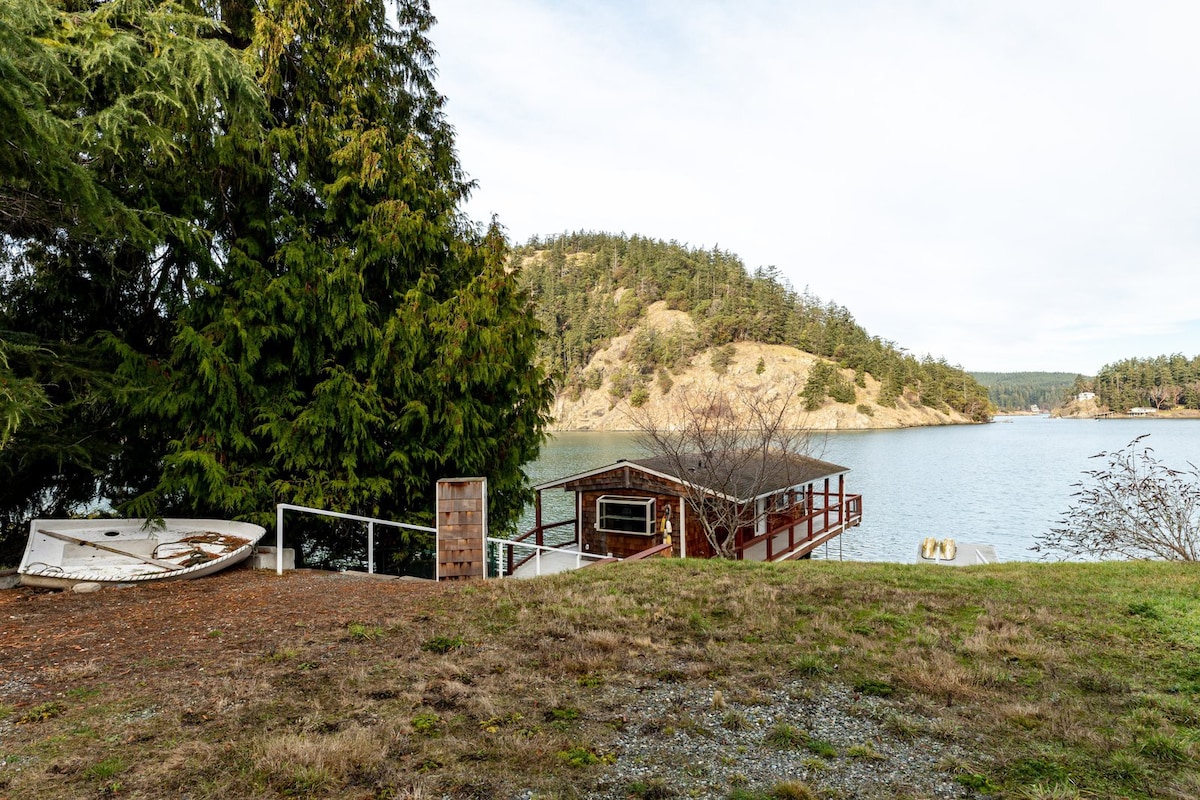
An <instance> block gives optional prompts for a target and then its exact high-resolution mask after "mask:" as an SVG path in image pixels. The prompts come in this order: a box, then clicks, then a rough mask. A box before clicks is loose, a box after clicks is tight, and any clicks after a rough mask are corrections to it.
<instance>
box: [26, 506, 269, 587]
mask: <svg viewBox="0 0 1200 800" xmlns="http://www.w3.org/2000/svg"><path fill="white" fill-rule="evenodd" d="M264 533H266V529H264V528H263V527H262V526H261V525H252V524H250V523H248V522H233V521H231V520H224V519H170V518H168V519H161V520H144V519H35V520H34V521H33V522H31V523H29V542H28V543H27V544H26V546H25V555H24V557H23V558H22V559H21V565H20V566H19V567H17V573H18V575H19V576H20V582H21V584H22V585H24V586H40V587H44V588H49V589H62V588H67V587H70V586H73V585H75V584H77V583H92V582H94V583H135V582H140V581H164V580H179V579H184V578H199V577H201V576H202V575H211V574H212V573H214V572H218V571H220V570H223V569H225V568H226V567H230V566H232V565H234V564H237V563H238V562H240V561H242V560H244V559H245V558H247V557H248V556H249V555H250V552H251V551H252V550H253V549H254V545H255V544H256V543H257V542H258V540H259V539H261V538H262V536H263V534H264Z"/></svg>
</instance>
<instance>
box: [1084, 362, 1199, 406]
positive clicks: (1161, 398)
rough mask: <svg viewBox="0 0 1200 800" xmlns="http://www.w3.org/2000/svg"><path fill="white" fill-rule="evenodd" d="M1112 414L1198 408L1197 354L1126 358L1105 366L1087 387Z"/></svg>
mask: <svg viewBox="0 0 1200 800" xmlns="http://www.w3.org/2000/svg"><path fill="white" fill-rule="evenodd" d="M1089 388H1091V389H1092V391H1094V392H1095V393H1096V399H1097V400H1098V401H1099V402H1100V403H1101V404H1102V405H1104V406H1106V407H1108V408H1109V409H1111V410H1113V411H1121V412H1126V411H1128V410H1129V409H1131V408H1134V407H1136V406H1144V407H1149V408H1155V409H1158V410H1159V411H1171V410H1177V409H1187V410H1197V409H1200V355H1198V356H1194V357H1192V358H1187V357H1186V356H1184V355H1182V354H1180V353H1176V354H1174V355H1170V356H1156V357H1154V358H1127V359H1125V360H1124V361H1117V362H1114V363H1112V364H1105V365H1104V366H1103V367H1101V368H1100V372H1099V373H1097V375H1096V379H1095V382H1094V385H1093V386H1092V387H1089Z"/></svg>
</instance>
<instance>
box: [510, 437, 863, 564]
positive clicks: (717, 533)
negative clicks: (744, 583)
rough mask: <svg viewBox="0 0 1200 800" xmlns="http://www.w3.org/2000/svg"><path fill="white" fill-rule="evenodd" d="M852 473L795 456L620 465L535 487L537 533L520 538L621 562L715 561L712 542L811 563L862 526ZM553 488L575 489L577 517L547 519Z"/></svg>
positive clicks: (735, 553)
mask: <svg viewBox="0 0 1200 800" xmlns="http://www.w3.org/2000/svg"><path fill="white" fill-rule="evenodd" d="M848 472H849V470H848V469H847V468H846V467H841V466H838V465H837V464H831V463H828V462H826V461H819V460H817V459H814V458H808V457H805V456H799V455H794V454H771V455H769V456H766V457H762V456H760V457H757V458H753V459H745V460H744V461H737V460H736V459H721V458H717V457H714V456H713V455H712V454H706V455H694V456H680V457H675V458H672V457H669V456H656V457H650V458H639V459H632V460H622V461H618V462H617V463H615V464H610V465H608V466H605V467H600V468H597V469H592V470H589V471H587V472H581V473H579V474H577V475H571V476H569V477H566V478H560V479H558V480H554V481H550V482H549V483H543V484H541V485H539V486H535V487H534V490H535V492H536V499H535V505H534V517H535V522H534V528H533V530H530V531H528V532H526V533H525V534H523V535H521V536H519V537H518V538H517V540H515V541H524V542H528V543H530V544H537V545H543V544H544V543H547V542H553V543H555V544H557V543H559V542H562V541H563V540H565V539H568V538H570V539H571V540H570V541H569V542H567V545H568V546H573V547H574V548H578V550H579V552H581V553H587V554H590V555H595V556H612V557H614V558H637V557H642V556H643V555H644V554H645V553H647V552H650V551H653V552H655V554H659V553H661V554H662V555H672V556H678V557H683V558H712V557H714V556H716V555H719V554H720V553H719V552H718V549H717V548H716V547H714V540H715V541H716V542H719V543H721V544H722V546H723V550H724V552H725V554H726V555H730V556H732V557H734V558H737V559H745V560H750V561H785V560H788V559H794V558H804V557H807V556H808V555H809V554H810V553H812V551H813V550H814V549H816V548H817V547H818V546H820V545H822V544H825V543H827V542H829V541H830V540H832V539H834V538H835V537H837V536H838V535H840V534H841V533H842V532H843V531H845V530H846V529H847V528H850V527H853V526H855V525H858V524H859V523H860V522H861V521H862V495H857V494H847V493H846V473H848ZM552 490H561V491H564V492H571V493H574V512H575V515H574V518H573V519H569V520H563V521H559V522H551V523H548V524H547V523H545V522H544V521H543V519H542V495H543V493H544V492H547V491H552ZM570 533H573V534H574V536H573V537H570ZM564 534H565V535H564Z"/></svg>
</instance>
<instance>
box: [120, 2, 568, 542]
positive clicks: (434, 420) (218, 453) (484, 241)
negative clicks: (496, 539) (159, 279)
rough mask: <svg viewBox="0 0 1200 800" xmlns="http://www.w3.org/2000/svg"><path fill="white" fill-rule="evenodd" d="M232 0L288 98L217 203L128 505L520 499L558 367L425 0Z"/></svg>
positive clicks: (405, 511) (502, 518) (142, 378)
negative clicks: (441, 490)
mask: <svg viewBox="0 0 1200 800" xmlns="http://www.w3.org/2000/svg"><path fill="white" fill-rule="evenodd" d="M394 10H395V17H394V19H393V20H392V21H391V22H389V20H388V17H387V14H386V13H385V12H386V8H385V4H384V2H382V0H364V1H361V2H351V1H350V0H333V1H332V2H324V3H315V2H308V0H267V2H265V3H264V4H263V5H262V6H261V8H259V9H258V10H257V12H256V14H255V15H254V17H253V20H252V22H251V20H250V18H249V17H247V16H245V15H243V14H239V13H235V9H233V8H232V6H229V7H227V8H226V9H225V11H224V16H225V19H226V21H227V22H229V23H230V24H231V25H236V24H238V22H239V20H243V21H242V22H241V23H240V24H241V25H242V27H240V28H238V27H234V28H233V30H232V38H233V39H234V40H235V41H236V40H239V39H240V40H244V41H248V42H249V43H250V44H249V48H248V52H252V53H256V54H258V55H259V57H261V59H262V68H261V74H260V79H259V80H260V85H261V87H262V90H263V92H264V93H265V95H266V100H267V103H268V106H269V109H270V119H269V121H268V128H269V130H268V132H267V135H266V137H265V140H264V142H263V144H262V146H261V147H259V146H257V144H254V143H251V144H248V145H247V146H245V148H244V149H245V157H244V158H242V159H241V160H240V161H239V162H238V163H237V164H236V165H231V167H230V169H229V170H228V172H227V174H226V176H225V180H226V184H227V186H228V187H229V189H228V191H226V192H224V193H223V194H222V195H221V197H220V200H219V203H218V204H217V205H215V206H214V207H213V214H212V217H211V219H210V222H209V224H210V225H211V228H212V230H213V231H214V233H215V237H214V242H215V243H216V252H217V261H218V262H219V263H220V265H221V269H220V271H219V273H218V274H217V276H216V277H215V278H214V280H213V281H212V282H211V283H210V284H209V285H208V286H207V287H206V289H205V290H204V291H203V292H201V293H200V294H199V296H198V297H197V298H196V299H195V300H194V301H193V302H191V303H190V304H189V305H188V306H187V308H186V309H185V310H184V312H183V316H182V324H181V326H180V328H179V332H178V335H177V336H176V338H175V344H174V349H173V352H172V354H171V356H170V358H169V359H168V360H167V361H166V362H165V363H164V364H162V365H158V366H156V365H149V364H140V365H139V364H138V362H136V361H135V362H131V366H130V368H129V369H130V371H131V373H130V374H131V376H133V377H135V379H136V381H137V382H139V383H145V384H147V385H151V386H153V387H154V388H153V391H151V392H150V393H149V394H148V396H147V398H146V401H145V402H144V404H143V405H142V408H143V409H144V410H150V411H152V412H153V413H154V414H155V415H157V416H158V417H159V418H160V419H161V420H162V421H163V423H164V425H170V426H173V427H174V429H175V430H176V431H177V435H176V438H175V439H174V441H173V443H172V451H171V453H170V455H169V456H168V458H167V465H166V470H165V472H164V475H163V479H162V481H161V483H160V484H159V486H158V487H157V489H156V490H155V491H154V492H151V493H149V494H147V495H144V496H143V497H142V498H140V499H139V501H138V502H136V503H135V504H134V505H133V506H131V510H136V511H137V512H139V513H162V512H166V511H170V510H175V509H180V510H188V511H189V512H197V511H205V512H211V513H218V514H221V515H230V516H237V517H243V518H254V519H269V518H271V517H272V510H273V507H274V504H275V503H276V502H292V503H300V504H305V505H314V506H320V507H326V508H334V509H338V510H342V511H352V512H358V513H363V514H369V515H383V516H389V517H390V516H396V515H400V516H406V517H409V518H411V517H412V516H413V515H414V514H418V515H419V514H426V515H427V514H428V512H429V510H430V505H431V499H432V496H433V490H434V483H435V481H436V479H438V478H440V477H448V476H466V475H484V476H487V477H488V478H489V483H490V490H491V505H490V513H491V521H492V524H493V526H501V527H503V526H508V525H510V524H511V523H513V522H514V521H515V519H516V517H517V515H518V514H519V512H520V510H521V508H522V506H523V503H524V500H525V499H526V490H525V489H524V486H523V478H522V476H521V473H520V469H519V466H520V464H521V463H523V462H524V461H526V460H528V459H530V458H532V457H533V456H534V455H536V452H537V449H538V447H539V445H540V442H541V440H542V436H543V428H544V425H545V422H546V417H545V409H546V408H547V406H548V403H549V398H550V390H549V385H548V382H547V381H546V379H545V378H544V376H543V375H542V373H541V371H540V369H538V368H537V367H536V366H535V365H534V356H535V351H536V341H537V336H538V329H537V325H536V322H535V321H534V318H533V315H532V313H531V312H530V309H529V305H528V299H527V297H526V296H525V294H524V293H523V292H522V291H521V290H519V288H518V286H517V285H516V282H515V276H513V275H512V274H510V273H509V272H508V271H506V270H505V268H504V261H505V255H506V253H505V245H504V238H503V236H502V234H501V233H500V230H499V228H498V226H497V225H496V224H495V223H493V224H492V226H491V228H490V229H488V230H486V231H485V230H482V229H480V228H478V227H477V226H475V225H473V224H471V223H470V222H469V221H467V220H466V219H465V218H463V217H462V216H461V214H460V211H459V207H460V204H461V202H462V200H463V199H464V198H465V196H466V194H467V191H468V190H469V183H468V182H467V181H466V180H465V178H464V176H463V173H462V171H461V169H460V167H459V164H458V161H457V157H456V154H455V152H454V149H453V132H452V129H451V128H450V126H449V125H448V124H447V122H446V120H445V118H444V115H443V111H442V106H443V98H442V97H441V96H440V95H438V94H437V92H436V91H435V89H434V86H433V49H432V46H431V44H430V41H429V39H428V38H427V32H428V30H429V28H430V26H431V25H432V24H433V17H432V16H431V14H430V11H429V7H428V4H427V2H424V1H423V0H404V1H403V2H399V3H398V4H397V5H396V6H395V9H394Z"/></svg>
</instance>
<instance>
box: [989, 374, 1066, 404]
mask: <svg viewBox="0 0 1200 800" xmlns="http://www.w3.org/2000/svg"><path fill="white" fill-rule="evenodd" d="M971 375H972V376H973V377H974V378H975V380H977V381H979V383H980V384H981V385H983V386H984V387H986V388H987V390H988V399H990V400H991V401H992V405H994V406H995V407H996V408H997V409H998V410H1000V411H1028V410H1029V407H1030V406H1032V405H1036V406H1037V407H1038V408H1040V409H1041V410H1042V411H1049V410H1050V409H1052V408H1057V407H1058V406H1061V405H1062V404H1064V403H1066V402H1067V401H1068V400H1071V399H1072V398H1073V397H1075V395H1076V394H1078V393H1079V391H1082V390H1077V389H1076V385H1077V383H1079V382H1080V381H1082V380H1084V379H1083V378H1082V377H1081V376H1079V375H1075V374H1074V373H1070V372H972V373H971Z"/></svg>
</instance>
